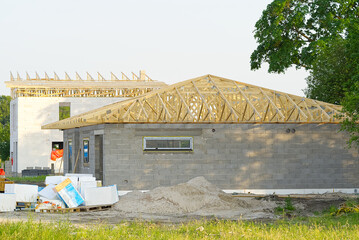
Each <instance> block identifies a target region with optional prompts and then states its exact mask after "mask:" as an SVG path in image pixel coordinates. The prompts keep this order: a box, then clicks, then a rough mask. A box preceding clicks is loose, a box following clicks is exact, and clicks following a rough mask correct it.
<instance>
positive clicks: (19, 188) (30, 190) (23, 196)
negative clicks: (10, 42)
mask: <svg viewBox="0 0 359 240" xmlns="http://www.w3.org/2000/svg"><path fill="white" fill-rule="evenodd" d="M38 188H39V187H38V186H37V185H28V184H5V193H15V195H16V202H36V201H37V195H38V192H37V190H38Z"/></svg>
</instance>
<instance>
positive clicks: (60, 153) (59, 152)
mask: <svg viewBox="0 0 359 240" xmlns="http://www.w3.org/2000/svg"><path fill="white" fill-rule="evenodd" d="M63 155H64V150H63V149H57V150H55V151H52V152H51V160H52V161H56V160H57V159H58V158H60V157H62V156H63Z"/></svg>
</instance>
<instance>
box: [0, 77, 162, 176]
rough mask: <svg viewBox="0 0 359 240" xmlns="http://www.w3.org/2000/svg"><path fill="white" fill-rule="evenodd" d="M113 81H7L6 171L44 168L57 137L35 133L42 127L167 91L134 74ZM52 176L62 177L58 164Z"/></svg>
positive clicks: (55, 133) (58, 143)
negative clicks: (9, 162)
mask: <svg viewBox="0 0 359 240" xmlns="http://www.w3.org/2000/svg"><path fill="white" fill-rule="evenodd" d="M119 76H120V77H117V76H116V75H115V74H113V73H111V74H110V79H106V78H105V77H103V76H102V75H101V74H100V73H97V78H93V77H92V76H91V75H90V74H89V73H87V74H86V75H85V77H81V76H80V75H79V74H78V73H76V74H75V78H73V79H72V78H70V76H69V75H68V74H67V73H65V76H64V78H60V77H59V76H58V75H57V74H56V73H54V75H53V76H52V77H49V76H48V74H47V73H45V75H44V77H40V76H39V75H38V74H37V73H36V74H35V77H30V76H29V74H27V73H26V77H25V78H21V77H20V75H19V74H17V76H16V77H14V76H13V75H12V74H11V76H10V81H7V82H5V83H6V86H7V87H9V88H11V96H12V101H11V106H10V115H11V119H10V121H11V123H10V124H11V126H10V128H11V130H10V144H11V145H10V155H11V159H12V160H13V161H12V162H13V166H12V170H13V172H16V173H21V172H22V170H24V169H26V168H32V167H40V168H49V167H50V166H51V163H54V162H53V161H51V160H50V155H51V151H52V150H53V149H57V148H60V149H61V148H63V134H62V132H61V131H58V130H51V131H46V132H45V131H41V126H42V125H44V124H47V123H51V122H54V121H58V120H61V119H65V118H67V117H70V116H74V115H77V114H80V113H84V112H87V111H89V110H91V109H95V108H99V107H102V106H105V105H107V104H110V103H113V102H118V101H121V100H124V99H127V98H132V97H136V96H139V95H143V94H145V93H148V92H150V91H152V90H154V89H159V88H162V87H164V86H167V85H166V84H165V83H163V82H159V81H154V80H152V79H151V78H150V77H148V76H147V75H146V73H145V72H144V71H140V74H139V75H137V74H135V73H132V74H131V75H130V76H129V77H128V76H127V75H125V74H124V73H121V75H119ZM56 165H57V166H56V167H55V170H56V171H62V167H61V162H59V161H58V162H57V163H56Z"/></svg>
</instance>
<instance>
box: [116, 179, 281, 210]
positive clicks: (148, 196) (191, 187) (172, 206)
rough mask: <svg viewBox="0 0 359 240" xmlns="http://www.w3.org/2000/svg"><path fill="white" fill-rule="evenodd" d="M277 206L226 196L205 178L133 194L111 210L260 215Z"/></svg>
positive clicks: (123, 198) (266, 202) (121, 199)
mask: <svg viewBox="0 0 359 240" xmlns="http://www.w3.org/2000/svg"><path fill="white" fill-rule="evenodd" d="M275 207H276V204H275V202H270V201H263V200H255V199H239V198H234V197H233V196H232V195H230V194H227V193H225V192H223V191H222V190H220V189H219V188H217V187H216V186H215V185H213V184H211V183H210V182H208V181H207V180H206V179H205V178H204V177H197V178H194V179H192V180H190V181H188V182H186V183H181V184H178V185H175V186H170V187H158V188H155V189H153V190H151V191H148V192H145V193H142V192H139V191H134V192H131V193H128V194H126V195H124V196H123V197H121V198H120V200H119V202H117V203H116V204H115V205H114V209H115V210H117V211H121V212H127V213H146V214H162V215H172V214H177V215H178V214H189V213H190V214H197V215H201V216H208V215H215V214H222V215H225V214H227V215H228V214H233V213H235V214H237V213H238V212H241V213H246V212H256V211H257V212H259V211H261V212H263V211H265V210H266V209H268V210H271V209H274V208H275Z"/></svg>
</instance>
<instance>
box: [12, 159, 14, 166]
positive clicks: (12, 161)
mask: <svg viewBox="0 0 359 240" xmlns="http://www.w3.org/2000/svg"><path fill="white" fill-rule="evenodd" d="M13 165H14V158H11V166H13Z"/></svg>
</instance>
